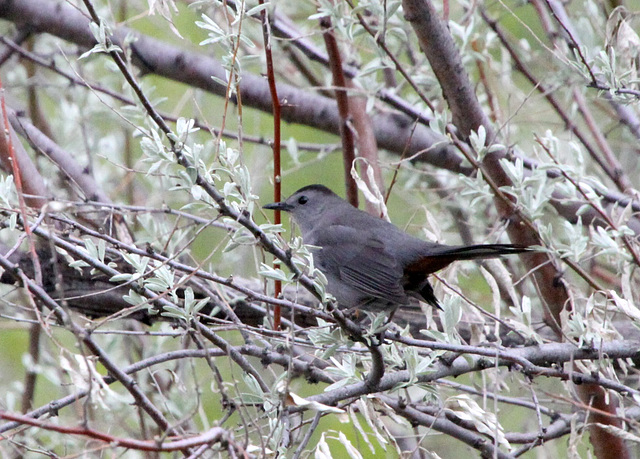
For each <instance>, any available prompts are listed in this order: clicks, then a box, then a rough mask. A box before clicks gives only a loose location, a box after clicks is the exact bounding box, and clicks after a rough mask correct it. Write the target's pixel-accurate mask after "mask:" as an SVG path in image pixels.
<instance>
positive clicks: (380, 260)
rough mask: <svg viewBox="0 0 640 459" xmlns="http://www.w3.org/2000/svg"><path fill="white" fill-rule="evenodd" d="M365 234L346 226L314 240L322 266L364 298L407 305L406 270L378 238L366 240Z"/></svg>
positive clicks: (321, 234)
mask: <svg viewBox="0 0 640 459" xmlns="http://www.w3.org/2000/svg"><path fill="white" fill-rule="evenodd" d="M362 233H363V232H362V231H358V230H356V229H354V228H351V227H348V226H344V225H335V224H334V225H330V226H328V228H324V229H323V231H322V232H321V233H320V234H316V235H315V236H316V237H315V239H316V241H315V245H318V246H320V247H322V249H321V253H320V258H321V260H320V262H321V265H323V267H324V268H325V269H326V270H331V272H333V273H335V272H339V273H340V274H339V278H340V280H341V281H342V282H345V283H347V284H348V285H349V286H350V287H352V288H354V289H356V290H357V291H359V292H362V293H363V294H365V295H368V296H371V297H375V298H381V299H384V300H387V301H390V302H393V303H403V302H405V301H406V294H405V291H404V288H403V286H402V278H403V269H402V267H401V266H400V265H399V263H398V261H397V260H396V257H394V256H393V255H392V254H391V253H389V251H388V250H387V249H386V247H385V244H384V241H383V240H381V239H380V238H377V237H363V235H362Z"/></svg>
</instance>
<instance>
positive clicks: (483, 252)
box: [406, 244, 531, 274]
mask: <svg viewBox="0 0 640 459" xmlns="http://www.w3.org/2000/svg"><path fill="white" fill-rule="evenodd" d="M530 250H531V249H530V248H528V247H526V246H522V245H514V244H478V245H466V246H463V245H460V246H446V245H438V246H434V247H433V248H431V249H430V250H429V251H428V253H426V254H424V255H423V256H422V257H420V258H419V259H418V260H416V261H415V262H414V263H412V264H411V265H409V266H408V267H407V269H406V271H408V272H409V273H422V274H431V273H434V272H436V271H438V270H440V269H442V268H444V267H446V266H447V265H449V264H450V263H452V262H454V261H456V260H474V259H477V258H496V257H500V256H502V255H514V254H518V253H523V252H528V251H530Z"/></svg>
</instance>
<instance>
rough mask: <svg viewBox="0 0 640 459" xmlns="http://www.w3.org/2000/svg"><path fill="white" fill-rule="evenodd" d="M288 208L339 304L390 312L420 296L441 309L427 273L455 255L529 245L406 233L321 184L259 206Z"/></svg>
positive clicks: (495, 253) (514, 250)
mask: <svg viewBox="0 0 640 459" xmlns="http://www.w3.org/2000/svg"><path fill="white" fill-rule="evenodd" d="M263 208H264V209H271V210H281V211H284V212H288V213H289V214H290V215H291V217H292V218H293V220H294V221H295V223H296V224H297V225H298V227H299V229H300V232H301V234H302V239H303V241H304V243H305V244H307V245H310V246H312V248H311V252H312V254H313V259H314V263H315V265H316V266H317V267H318V269H319V270H320V271H321V272H322V273H323V274H324V275H325V277H326V278H327V287H326V288H327V291H328V292H329V293H330V294H331V295H333V296H334V297H335V299H336V300H337V303H338V306H339V307H340V308H341V309H357V310H365V311H372V312H390V313H391V314H393V313H394V312H395V311H396V309H397V308H398V307H402V306H406V305H409V304H410V301H411V298H417V299H422V300H424V301H425V302H426V303H427V304H429V305H431V306H433V307H435V308H438V309H442V307H441V306H440V303H439V302H438V299H437V298H436V296H435V294H434V291H433V287H432V286H431V284H430V283H429V279H428V278H429V275H431V274H433V273H435V272H436V271H439V270H441V269H443V268H445V267H446V266H448V265H449V264H450V263H452V262H454V261H456V260H472V259H485V258H496V257H500V256H503V255H512V254H518V253H522V252H526V251H528V250H530V249H529V248H528V247H526V246H521V245H514V244H479V245H466V246H465V245H458V246H450V245H444V244H438V243H435V242H428V241H425V240H423V239H420V238H417V237H415V236H412V235H410V234H407V233H405V232H404V231H402V230H401V229H400V228H398V227H397V226H395V225H393V224H392V223H390V222H388V221H386V220H383V219H381V218H378V217H375V216H373V215H370V214H368V213H367V212H364V211H362V210H359V209H357V208H356V207H354V206H352V205H351V204H350V203H348V202H347V201H345V200H344V199H342V198H341V197H340V196H338V195H337V194H335V193H334V192H333V191H331V190H330V189H329V188H327V187H326V186H324V185H318V184H314V185H308V186H305V187H303V188H300V189H299V190H298V191H296V192H295V193H293V194H292V195H291V196H289V198H287V199H286V200H284V201H281V202H275V203H271V204H267V205H265V206H263Z"/></svg>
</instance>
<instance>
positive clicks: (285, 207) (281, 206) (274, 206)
mask: <svg viewBox="0 0 640 459" xmlns="http://www.w3.org/2000/svg"><path fill="white" fill-rule="evenodd" d="M262 208H263V209H269V210H282V211H284V212H289V211H290V210H292V209H293V206H292V205H291V204H287V203H286V202H284V201H282V202H272V203H271V204H266V205H264V206H262Z"/></svg>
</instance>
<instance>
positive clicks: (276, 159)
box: [259, 0, 282, 330]
mask: <svg viewBox="0 0 640 459" xmlns="http://www.w3.org/2000/svg"><path fill="white" fill-rule="evenodd" d="M259 3H260V5H263V4H264V0H259ZM260 16H261V19H262V37H263V39H264V55H265V59H266V61H267V80H268V81H269V92H270V93H271V102H272V104H273V144H272V148H273V201H274V202H280V199H281V197H282V189H281V185H282V176H281V165H280V137H281V135H280V100H279V99H278V88H277V87H276V77H275V72H274V70H273V56H272V54H271V31H270V28H269V19H268V17H267V12H266V10H265V9H263V10H262V11H261V12H260ZM274 220H275V223H276V225H279V224H280V223H281V222H282V220H281V216H280V211H279V210H277V209H276V211H275V215H274ZM273 265H274V267H278V266H280V262H279V261H278V260H275V261H274V262H273ZM281 293H282V282H281V281H279V280H276V281H275V289H274V295H275V297H276V298H277V297H279V296H280V294H281ZM281 314H282V312H281V310H280V306H278V305H276V306H275V307H274V308H273V328H274V330H279V329H280V323H281Z"/></svg>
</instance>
